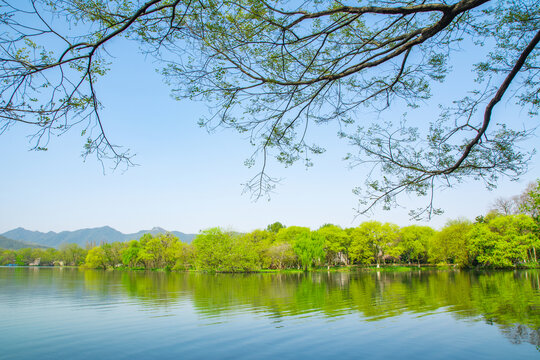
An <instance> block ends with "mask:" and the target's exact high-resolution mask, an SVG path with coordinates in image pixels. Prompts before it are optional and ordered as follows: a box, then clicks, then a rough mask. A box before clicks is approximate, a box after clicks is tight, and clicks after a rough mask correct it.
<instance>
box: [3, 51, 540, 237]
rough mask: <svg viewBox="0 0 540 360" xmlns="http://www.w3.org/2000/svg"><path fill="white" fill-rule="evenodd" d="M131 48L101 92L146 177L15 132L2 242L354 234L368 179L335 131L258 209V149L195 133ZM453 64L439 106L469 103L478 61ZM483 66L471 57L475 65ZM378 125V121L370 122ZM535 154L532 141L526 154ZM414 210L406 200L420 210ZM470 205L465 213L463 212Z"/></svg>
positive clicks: (420, 113) (428, 109)
mask: <svg viewBox="0 0 540 360" xmlns="http://www.w3.org/2000/svg"><path fill="white" fill-rule="evenodd" d="M136 46H137V45H136V44H134V43H128V44H126V43H123V42H121V41H117V40H115V41H113V42H112V43H111V44H110V45H109V47H108V50H109V52H110V53H111V54H112V56H114V64H113V65H112V67H111V70H110V72H109V74H108V75H107V76H106V77H105V78H103V79H100V80H99V83H98V89H97V93H98V95H99V96H100V98H101V100H102V102H103V105H104V106H105V109H104V111H103V118H104V123H105V129H106V131H107V133H108V136H109V138H110V139H111V141H112V142H114V143H116V144H121V145H124V146H125V147H127V148H130V149H131V150H132V152H134V153H136V154H137V156H136V158H135V162H136V163H138V164H139V165H140V166H138V167H134V168H131V169H129V170H128V171H127V172H125V173H124V172H122V171H116V172H111V171H107V175H105V176H104V175H103V174H102V171H101V166H100V165H99V164H98V163H96V161H95V160H94V159H93V158H90V159H88V160H87V162H86V163H84V162H83V161H82V159H81V158H80V156H79V155H80V153H81V151H82V145H83V142H84V140H85V139H84V138H83V137H80V136H79V134H80V129H74V130H73V131H71V132H70V133H68V134H66V135H64V136H62V137H60V138H53V139H52V140H51V143H50V145H49V151H47V152H39V153H36V152H28V151H27V149H28V148H29V147H30V146H29V144H28V139H27V138H26V137H25V136H26V135H29V134H30V132H31V131H32V129H29V128H26V127H25V126H22V125H21V126H14V127H13V128H12V129H11V130H10V131H8V132H7V133H5V134H4V135H2V136H1V137H0V153H2V154H3V156H1V157H0V168H1V169H2V174H3V176H2V190H0V218H1V219H2V222H1V223H0V233H1V232H5V231H8V230H10V229H12V228H15V227H18V226H23V227H25V228H28V229H31V230H40V231H49V230H54V231H61V230H74V229H78V228H87V227H98V226H104V225H110V226H112V227H114V228H116V229H118V230H120V231H123V232H125V233H129V232H136V231H138V230H140V229H149V228H152V227H154V226H161V227H164V228H166V229H168V230H179V231H183V232H190V233H194V232H198V231H199V230H200V229H203V228H208V227H211V226H223V227H231V228H233V229H235V230H239V231H250V230H252V229H254V228H263V227H265V226H266V225H267V224H269V223H272V222H274V221H278V220H279V221H281V222H283V223H285V224H286V225H304V226H310V227H312V228H317V227H319V226H320V225H322V224H324V223H336V224H339V225H342V226H345V227H348V226H351V225H357V224H358V223H359V222H360V221H362V220H364V219H365V218H363V217H359V218H357V219H356V220H355V221H354V222H353V216H354V214H355V213H354V210H353V208H356V207H357V202H356V199H355V198H354V196H353V195H352V193H351V189H353V188H354V187H355V186H359V185H362V184H363V179H364V176H365V174H366V171H367V170H366V169H362V168H354V169H352V170H349V169H347V164H346V163H344V162H343V161H341V160H340V159H341V158H342V157H343V156H344V155H345V154H346V153H347V152H349V151H354V149H351V148H349V147H347V146H346V145H345V144H344V143H342V142H341V141H340V140H338V139H337V137H336V136H335V134H336V132H337V130H338V129H337V128H336V127H335V126H332V125H328V126H320V127H317V126H313V127H312V128H311V129H310V132H309V133H308V136H309V139H311V140H310V141H311V142H317V141H319V140H320V141H319V142H320V143H321V144H323V145H326V146H325V147H326V149H327V152H326V153H325V154H323V155H322V156H320V157H317V158H315V167H314V168H311V169H309V170H308V171H306V170H305V169H304V168H303V167H302V166H301V165H300V164H298V165H297V166H294V167H292V168H287V169H284V168H283V167H282V166H281V165H279V164H276V163H274V162H272V163H271V164H270V165H269V168H268V171H269V172H270V174H271V175H273V176H275V177H278V178H284V182H283V185H281V186H278V188H277V191H276V193H275V194H274V195H273V196H272V200H271V201H270V202H267V201H265V200H262V201H259V202H257V203H253V202H252V201H251V200H250V198H249V196H247V195H244V196H242V195H241V191H242V187H241V185H240V184H241V183H243V182H245V181H246V180H247V179H249V178H251V176H253V175H254V174H255V172H256V171H257V170H256V169H246V168H245V167H244V166H243V165H242V164H243V161H244V160H245V159H246V158H247V157H248V156H249V155H250V154H251V151H252V148H251V147H250V146H249V144H248V141H247V140H246V139H244V136H241V135H238V134H235V133H232V132H229V131H218V132H217V133H215V134H212V135H209V134H207V133H206V132H205V131H204V130H203V129H200V128H199V127H198V126H197V125H196V122H197V120H198V119H199V118H200V117H201V115H204V114H205V113H206V108H205V104H202V103H193V102H189V101H182V102H177V101H174V100H173V99H171V97H170V96H169V94H170V91H169V90H170V89H169V88H168V87H167V86H166V85H164V84H163V81H162V79H161V77H160V76H159V75H158V74H156V73H155V72H154V68H156V67H157V64H155V63H152V61H151V59H147V60H145V59H144V58H143V57H142V56H140V55H137V48H136ZM465 49H466V51H463V52H462V53H461V54H459V56H458V60H457V61H455V62H454V63H452V65H453V67H454V72H453V73H451V74H450V75H449V80H448V82H447V83H445V84H444V85H435V86H434V88H433V93H434V94H435V100H436V102H445V103H446V104H448V103H449V102H450V101H451V100H453V99H456V98H460V97H461V96H463V95H464V93H463V87H464V85H463V84H467V83H469V82H470V80H471V79H470V78H471V73H470V72H469V69H468V68H467V67H466V66H464V65H465V64H466V62H467V61H468V60H469V58H470V57H471V54H474V53H475V52H478V50H477V49H475V48H473V47H469V48H467V47H465ZM473 57H474V56H473ZM403 111H408V112H409V115H410V119H411V120H412V121H413V123H419V124H420V123H424V124H425V123H427V122H428V121H429V120H431V119H432V118H433V116H435V114H436V106H422V107H421V109H419V110H411V109H405V108H399V107H398V108H397V109H396V110H394V111H392V112H389V113H388V115H387V116H388V119H396V118H399V117H400V115H401V113H402V112H403ZM524 113H525V112H524V111H521V110H520V109H517V108H516V107H514V106H513V105H512V104H511V103H508V102H505V101H504V99H503V101H502V102H501V103H500V104H499V105H497V108H496V110H495V112H494V119H493V123H498V122H502V123H507V124H509V125H515V126H516V127H517V128H521V124H522V123H523V122H529V123H530V121H529V120H527V118H526V116H525V114H524ZM366 117H368V118H374V117H375V115H374V114H368V115H366ZM535 142H536V140H535V139H532V140H531V141H530V142H529V143H528V144H527V145H526V147H528V148H530V147H532V146H533V144H534V143H535ZM536 159H537V158H536V157H535V158H534V159H533V161H532V163H531V171H530V173H529V174H527V175H526V176H524V177H523V181H521V182H519V183H511V182H509V181H506V180H502V181H501V182H500V187H499V189H498V190H496V191H493V192H488V191H487V190H485V188H484V187H483V186H482V185H481V184H479V183H475V182H472V181H470V182H466V183H465V184H461V185H459V186H457V187H456V188H455V189H454V190H451V191H445V192H443V193H441V194H437V198H436V206H440V207H442V208H444V209H445V210H446V213H445V215H444V216H442V217H439V218H437V219H435V220H434V221H433V222H432V223H431V224H432V225H433V226H440V225H442V224H443V223H444V222H445V220H446V219H447V218H456V217H459V216H465V217H468V218H470V219H473V218H474V217H475V216H476V215H479V214H482V213H485V211H486V209H487V207H488V206H489V204H490V203H491V202H492V201H493V199H494V198H495V197H497V196H511V195H514V194H518V193H520V192H521V191H522V189H523V188H524V187H525V185H526V184H527V183H528V182H529V181H532V180H534V179H535V178H538V177H540V169H539V168H538V167H537V166H535V164H536V161H537V160H536ZM417 201H418V200H417V199H415V198H411V199H410V200H407V199H404V202H405V203H406V205H408V206H409V207H410V208H415V207H416V206H415V204H417ZM464 202H466V206H464ZM406 214H407V210H403V209H398V210H394V211H392V212H391V213H387V212H376V213H375V214H374V216H373V218H375V219H378V220H382V221H385V220H391V221H393V222H396V223H398V224H400V225H406V224H407V223H408V221H409V220H408V217H407V215H406Z"/></svg>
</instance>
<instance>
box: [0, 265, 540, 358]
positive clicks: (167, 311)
mask: <svg viewBox="0 0 540 360" xmlns="http://www.w3.org/2000/svg"><path fill="white" fill-rule="evenodd" d="M539 283H540V272H538V271H504V272H503V271H500V272H469V271H422V272H419V271H412V272H399V273H390V272H380V273H376V272H372V273H371V272H370V273H368V272H358V273H306V274H203V273H164V272H135V271H133V272H130V271H96V270H82V269H70V268H64V269H62V268H0V358H1V359H31V358H40V359H56V358H60V357H61V358H65V359H104V358H114V359H169V358H177V359H203V358H204V359H208V358H209V359H298V358H308V357H309V358H315V359H322V358H336V359H353V358H354V359H362V358H369V359H403V358H415V359H449V358H452V359H471V358H473V359H509V358H514V359H518V358H519V359H532V358H539V357H540V356H539V355H540V330H539V328H540V290H539Z"/></svg>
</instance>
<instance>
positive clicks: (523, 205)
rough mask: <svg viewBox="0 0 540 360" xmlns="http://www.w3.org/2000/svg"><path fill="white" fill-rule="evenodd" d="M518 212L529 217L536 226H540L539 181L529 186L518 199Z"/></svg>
mask: <svg viewBox="0 0 540 360" xmlns="http://www.w3.org/2000/svg"><path fill="white" fill-rule="evenodd" d="M519 208H520V210H521V211H522V212H523V213H525V214H528V215H530V216H531V217H532V218H533V219H534V221H536V223H537V224H538V225H540V179H538V180H536V184H535V183H531V184H529V186H528V187H527V189H526V190H525V192H524V193H523V194H522V195H521V197H520V205H519Z"/></svg>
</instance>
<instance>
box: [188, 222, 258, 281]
mask: <svg viewBox="0 0 540 360" xmlns="http://www.w3.org/2000/svg"><path fill="white" fill-rule="evenodd" d="M192 245H193V248H194V251H195V266H196V268H197V269H199V270H204V271H223V272H236V271H253V270H258V269H259V268H260V264H259V262H258V260H259V259H258V256H257V253H256V246H255V244H254V243H253V242H252V241H250V240H249V239H248V238H246V237H242V236H238V235H236V234H232V233H228V232H224V231H223V230H221V229H219V228H212V229H208V230H204V231H202V232H201V233H200V234H199V235H197V237H196V238H195V239H194V240H193V243H192Z"/></svg>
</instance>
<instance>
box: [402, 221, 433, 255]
mask: <svg viewBox="0 0 540 360" xmlns="http://www.w3.org/2000/svg"><path fill="white" fill-rule="evenodd" d="M434 233H435V231H434V230H433V229H432V228H430V227H428V226H418V225H411V226H406V227H404V228H401V231H400V242H399V246H398V247H399V248H401V258H402V259H403V260H405V261H406V262H411V261H414V262H417V263H418V264H420V262H424V263H425V262H427V258H428V256H427V254H428V249H429V244H430V241H431V238H432V237H433V235H434Z"/></svg>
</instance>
